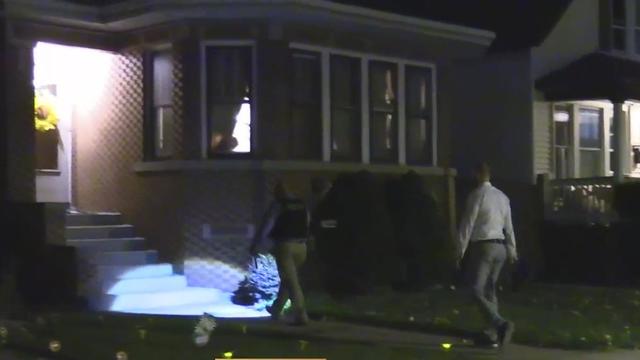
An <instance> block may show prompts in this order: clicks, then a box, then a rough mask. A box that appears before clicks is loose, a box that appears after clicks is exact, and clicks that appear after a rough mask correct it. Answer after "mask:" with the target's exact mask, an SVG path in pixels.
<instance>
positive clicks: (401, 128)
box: [289, 42, 438, 167]
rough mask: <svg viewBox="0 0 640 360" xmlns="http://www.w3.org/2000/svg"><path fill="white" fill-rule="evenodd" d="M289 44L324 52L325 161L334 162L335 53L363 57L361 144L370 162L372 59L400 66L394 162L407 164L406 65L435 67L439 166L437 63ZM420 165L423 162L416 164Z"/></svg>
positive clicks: (433, 93)
mask: <svg viewBox="0 0 640 360" xmlns="http://www.w3.org/2000/svg"><path fill="white" fill-rule="evenodd" d="M289 47H290V48H293V49H298V50H305V51H313V52H318V53H321V59H322V65H321V68H322V75H321V78H322V81H321V83H322V84H321V86H322V91H321V94H322V119H323V121H322V126H323V131H322V133H323V139H322V144H323V151H322V154H323V156H322V161H323V162H331V161H332V159H331V140H332V139H331V108H332V107H331V93H330V91H331V82H330V77H331V72H330V71H331V64H330V59H331V55H339V56H346V57H351V58H357V59H360V71H361V75H360V84H361V90H360V96H361V101H360V106H361V111H360V122H361V127H362V132H361V135H360V136H361V138H360V145H361V148H362V149H361V151H362V155H361V160H360V162H359V163H363V164H370V163H371V159H370V154H371V147H370V124H371V118H370V104H369V99H370V89H369V63H370V62H371V61H381V62H389V63H394V64H395V65H397V68H398V72H397V77H398V79H397V84H396V85H397V89H398V95H397V97H398V99H397V114H398V125H397V134H396V135H397V152H396V153H397V160H396V161H394V162H393V164H398V165H406V164H407V161H406V118H405V116H406V111H405V110H406V99H405V68H406V66H415V67H424V68H429V69H430V70H431V77H432V81H431V101H432V104H433V106H432V109H431V112H432V119H433V124H432V134H431V136H432V139H431V140H432V141H431V146H432V153H431V156H432V162H431V164H430V165H428V166H429V167H437V166H438V161H437V160H438V102H437V91H438V87H437V83H438V81H437V79H438V72H437V67H436V65H435V63H432V62H427V61H417V60H410V59H404V58H398V57H393V56H385V55H379V54H374V53H366V52H359V51H352V50H345V49H338V48H332V47H325V46H318V45H309V44H305V43H299V42H291V43H289ZM412 166H419V165H412Z"/></svg>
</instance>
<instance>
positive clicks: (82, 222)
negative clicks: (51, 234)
mask: <svg viewBox="0 0 640 360" xmlns="http://www.w3.org/2000/svg"><path fill="white" fill-rule="evenodd" d="M121 223H122V216H121V215H120V213H75V214H74V213H72V214H67V223H66V225H67V226H91V225H118V224H121Z"/></svg>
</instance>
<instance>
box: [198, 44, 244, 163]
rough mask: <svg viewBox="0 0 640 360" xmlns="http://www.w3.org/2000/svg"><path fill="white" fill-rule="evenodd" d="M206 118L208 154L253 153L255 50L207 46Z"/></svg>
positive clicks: (205, 77) (239, 47)
mask: <svg viewBox="0 0 640 360" xmlns="http://www.w3.org/2000/svg"><path fill="white" fill-rule="evenodd" d="M204 56H205V74H204V81H205V116H206V126H207V142H208V144H207V145H208V155H209V156H210V157H212V156H218V155H224V154H237V153H249V152H251V116H252V105H251V104H252V97H253V91H252V90H253V89H252V80H253V72H252V68H253V66H252V48H251V47H249V46H206V47H205V50H204Z"/></svg>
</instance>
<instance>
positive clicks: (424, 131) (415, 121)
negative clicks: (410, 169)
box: [407, 118, 432, 165]
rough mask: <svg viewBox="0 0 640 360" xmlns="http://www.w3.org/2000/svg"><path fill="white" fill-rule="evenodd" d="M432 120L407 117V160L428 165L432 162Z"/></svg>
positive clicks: (410, 162)
mask: <svg viewBox="0 0 640 360" xmlns="http://www.w3.org/2000/svg"><path fill="white" fill-rule="evenodd" d="M431 136H432V130H431V122H430V121H428V120H427V119H419V118H408V119H407V162H408V163H409V164H422V165H427V164H431V163H432V158H431V154H432V149H431Z"/></svg>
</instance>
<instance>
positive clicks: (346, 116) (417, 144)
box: [290, 44, 437, 166]
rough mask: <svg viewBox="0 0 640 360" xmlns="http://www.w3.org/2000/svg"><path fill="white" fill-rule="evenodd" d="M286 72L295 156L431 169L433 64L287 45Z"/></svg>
mask: <svg viewBox="0 0 640 360" xmlns="http://www.w3.org/2000/svg"><path fill="white" fill-rule="evenodd" d="M290 69H291V70H290V74H291V77H292V78H291V81H292V83H291V92H292V93H291V109H292V121H291V131H292V132H293V133H292V134H291V137H292V138H294V140H293V152H292V154H293V156H294V157H296V158H304V159H322V160H323V161H344V162H358V161H362V162H365V163H382V164H389V163H402V164H404V163H408V164H410V165H422V166H435V165H436V164H435V158H436V140H437V139H436V129H437V119H436V114H435V112H436V111H435V88H436V84H435V77H436V76H435V74H436V68H435V67H434V66H432V65H430V64H427V63H421V62H414V61H410V60H403V59H394V58H389V57H383V56H378V55H371V54H363V53H357V52H352V51H348V50H339V49H328V48H322V47H317V46H310V45H305V44H292V45H291V66H290ZM400 131H402V133H400Z"/></svg>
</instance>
